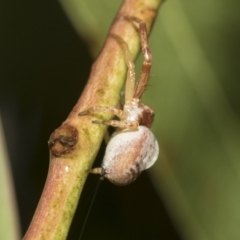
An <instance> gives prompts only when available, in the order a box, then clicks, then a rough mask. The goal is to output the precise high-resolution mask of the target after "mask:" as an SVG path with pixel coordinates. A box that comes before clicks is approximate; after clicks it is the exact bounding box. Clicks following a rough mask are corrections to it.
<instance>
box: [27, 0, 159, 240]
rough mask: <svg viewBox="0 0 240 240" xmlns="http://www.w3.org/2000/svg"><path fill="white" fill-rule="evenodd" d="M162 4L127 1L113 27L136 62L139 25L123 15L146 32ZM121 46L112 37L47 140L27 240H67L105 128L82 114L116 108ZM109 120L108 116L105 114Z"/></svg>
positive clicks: (155, 0)
mask: <svg viewBox="0 0 240 240" xmlns="http://www.w3.org/2000/svg"><path fill="white" fill-rule="evenodd" d="M162 2H163V1H162V0H125V1H124V2H123V4H122V6H121V8H120V10H119V12H118V13H117V16H116V18H115V20H114V22H113V24H112V27H111V30H110V33H113V34H116V35H118V36H121V38H123V39H124V40H125V41H126V42H127V43H128V46H129V49H130V52H131V54H132V58H133V59H134V58H135V57H136V56H137V54H138V52H139V46H140V45H139V35H138V33H137V29H136V27H137V25H136V26H135V25H134V24H133V23H132V22H130V21H127V20H126V19H124V18H123V16H135V17H137V18H140V19H142V20H143V21H144V22H146V24H147V28H148V30H150V29H151V26H152V24H153V22H154V19H155V17H156V14H157V11H158V8H159V7H160V5H161V3H162ZM126 70H127V69H126V63H125V60H124V55H123V52H122V49H121V47H120V46H119V44H118V43H117V42H116V40H115V39H113V38H111V37H108V38H107V40H106V42H105V45H104V48H103V49H102V51H101V53H100V55H99V57H98V58H97V60H96V61H95V63H94V64H93V67H92V71H91V74H90V77H89V80H88V83H87V85H86V87H85V89H84V91H83V93H82V96H81V97H80V98H79V100H78V102H77V104H76V106H75V107H74V108H73V110H72V111H71V113H70V114H69V116H68V118H67V119H66V121H65V122H64V123H63V124H62V125H61V126H60V127H59V128H57V129H56V130H55V131H54V132H53V133H52V135H51V136H50V140H49V148H50V166H49V172H48V176H47V180H46V183H45V187H44V190H43V193H42V196H41V199H40V202H39V204H38V207H37V209H36V212H35V215H34V217H33V219H32V222H31V224H30V226H29V229H28V231H27V233H26V235H25V237H24V239H25V240H30V239H31V240H32V239H34V240H37V239H48V240H52V239H65V238H66V236H67V233H68V230H69V227H70V224H71V221H72V218H73V215H74V212H75V209H76V206H77V203H78V199H79V196H80V194H81V191H82V188H83V185H84V183H85V180H86V178H87V175H88V173H89V171H90V169H91V167H92V164H93V161H94V159H95V156H96V154H97V152H98V149H99V146H100V144H101V141H102V139H103V136H104V132H105V130H106V127H105V126H102V125H98V124H92V117H91V116H81V117H79V116H78V113H79V112H81V111H83V110H85V109H88V108H90V107H92V106H117V104H118V102H119V96H120V91H121V89H122V86H123V84H124V80H125V76H126ZM98 117H101V118H102V119H103V120H109V119H110V118H111V116H110V115H109V114H102V115H99V116H98Z"/></svg>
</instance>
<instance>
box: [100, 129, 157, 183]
mask: <svg viewBox="0 0 240 240" xmlns="http://www.w3.org/2000/svg"><path fill="white" fill-rule="evenodd" d="M158 155H159V146H158V142H157V140H156V139H155V137H154V135H153V134H152V132H151V131H150V130H149V128H147V127H145V126H139V127H138V129H137V130H135V131H121V132H119V133H117V134H116V135H115V136H113V137H112V138H111V140H110V141H109V143H108V145H107V148H106V152H105V156H104V159H103V163H102V175H103V177H105V178H107V179H108V180H109V181H111V182H112V183H114V184H116V185H127V184H130V183H131V182H133V181H134V180H135V179H136V178H137V177H138V176H139V174H140V173H141V172H142V171H143V170H145V169H148V168H150V167H151V166H152V165H153V164H154V163H155V161H156V160H157V158H158Z"/></svg>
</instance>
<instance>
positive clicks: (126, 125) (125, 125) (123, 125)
mask: <svg viewBox="0 0 240 240" xmlns="http://www.w3.org/2000/svg"><path fill="white" fill-rule="evenodd" d="M92 123H95V124H104V125H108V126H112V127H116V128H120V129H124V130H126V131H127V130H131V129H136V128H137V127H138V126H139V123H138V121H118V120H109V121H100V120H93V121H92Z"/></svg>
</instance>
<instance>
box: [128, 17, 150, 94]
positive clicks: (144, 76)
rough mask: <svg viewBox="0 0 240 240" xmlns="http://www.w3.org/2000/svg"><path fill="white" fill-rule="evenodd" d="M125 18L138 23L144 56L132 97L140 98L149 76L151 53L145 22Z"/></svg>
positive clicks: (133, 18)
mask: <svg viewBox="0 0 240 240" xmlns="http://www.w3.org/2000/svg"><path fill="white" fill-rule="evenodd" d="M125 18H126V19H127V20H130V21H134V22H137V23H138V24H139V35H140V42H141V48H142V53H143V56H144V62H143V64H142V69H141V73H140V77H139V80H138V82H137V85H136V88H135V92H134V95H133V98H136V99H140V98H141V97H142V94H143V92H144V90H145V88H146V86H147V82H148V79H149V76H150V70H151V66H152V54H151V50H150V48H149V45H148V38H147V27H146V23H145V22H143V21H142V20H141V19H139V18H136V17H128V16H126V17H125Z"/></svg>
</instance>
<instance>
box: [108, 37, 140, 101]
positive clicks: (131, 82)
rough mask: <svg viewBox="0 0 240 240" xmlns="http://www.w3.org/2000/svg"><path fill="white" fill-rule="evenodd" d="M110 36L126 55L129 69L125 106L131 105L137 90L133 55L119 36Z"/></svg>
mask: <svg viewBox="0 0 240 240" xmlns="http://www.w3.org/2000/svg"><path fill="white" fill-rule="evenodd" d="M110 36H111V37H113V38H115V39H116V40H117V41H118V43H119V44H120V45H121V48H122V50H123V53H124V57H125V61H126V64H127V67H128V72H127V80H126V87H125V89H126V90H125V104H127V103H131V102H132V100H133V94H134V89H135V65H134V62H133V61H132V59H131V53H130V51H129V48H128V44H127V43H126V42H125V41H124V40H123V39H122V38H121V37H119V36H118V35H115V34H113V33H112V34H111V35H110Z"/></svg>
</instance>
